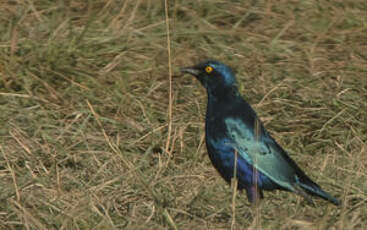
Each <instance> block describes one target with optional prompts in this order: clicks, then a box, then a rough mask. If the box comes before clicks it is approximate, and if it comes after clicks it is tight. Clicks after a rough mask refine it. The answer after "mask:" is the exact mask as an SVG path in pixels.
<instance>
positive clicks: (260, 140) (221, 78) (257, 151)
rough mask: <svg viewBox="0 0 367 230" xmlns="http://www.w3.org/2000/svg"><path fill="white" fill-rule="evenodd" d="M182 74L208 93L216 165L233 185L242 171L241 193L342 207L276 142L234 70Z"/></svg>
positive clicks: (201, 67) (210, 64) (208, 132)
mask: <svg viewBox="0 0 367 230" xmlns="http://www.w3.org/2000/svg"><path fill="white" fill-rule="evenodd" d="M182 72H185V73H190V74H192V75H194V76H195V77H196V78H197V79H198V80H199V81H200V82H201V83H202V85H203V86H204V87H205V88H206V90H207V93H208V106H207V113H206V119H205V139H206V145H207V149H208V154H209V158H210V160H211V162H212V163H213V165H214V167H215V168H216V169H217V170H218V172H219V173H220V175H221V176H222V177H223V178H224V179H225V180H226V181H227V182H230V181H231V178H232V177H233V175H234V169H235V168H237V172H236V175H237V178H238V189H240V190H242V189H245V190H246V192H247V196H248V199H249V201H250V202H255V201H256V200H257V199H258V198H263V190H275V189H280V190H287V191H292V192H295V193H297V194H299V195H301V196H303V197H305V198H306V199H307V200H308V201H310V202H312V201H311V198H310V197H309V196H308V195H313V196H319V197H321V198H323V199H325V200H328V201H330V202H332V203H333V204H336V205H339V204H340V201H339V200H337V199H335V198H334V197H332V196H331V195H329V194H328V193H326V192H324V191H323V190H322V189H321V187H320V186H319V185H317V184H316V183H314V182H313V181H312V180H311V179H310V178H309V177H308V176H306V175H305V174H304V172H303V171H302V170H301V169H300V168H299V167H298V166H297V164H296V163H295V162H294V161H293V160H292V159H291V158H290V157H289V156H288V155H287V153H286V152H285V151H284V150H283V149H282V148H281V147H280V146H279V145H278V143H277V142H276V141H275V140H274V139H273V138H272V137H271V136H270V134H269V133H268V132H267V131H266V129H265V128H264V126H263V125H262V123H261V121H260V120H259V119H258V118H257V115H256V113H255V111H254V110H253V109H252V108H251V106H250V105H249V104H248V103H247V102H246V101H245V100H244V99H243V98H242V97H241V95H240V94H239V92H238V89H237V87H236V84H235V83H236V79H235V75H234V74H233V72H232V70H231V68H229V67H228V66H226V65H224V64H222V63H220V62H217V61H206V62H203V63H200V64H198V65H197V66H194V67H188V68H183V69H182ZM236 153H237V162H236V161H235V154H236ZM235 164H236V165H235ZM235 166H236V167H235Z"/></svg>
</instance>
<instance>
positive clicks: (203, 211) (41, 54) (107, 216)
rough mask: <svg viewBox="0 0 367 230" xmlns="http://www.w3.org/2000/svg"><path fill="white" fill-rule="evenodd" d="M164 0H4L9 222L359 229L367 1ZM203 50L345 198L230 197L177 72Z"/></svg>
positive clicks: (3, 146)
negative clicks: (252, 201)
mask: <svg viewBox="0 0 367 230" xmlns="http://www.w3.org/2000/svg"><path fill="white" fill-rule="evenodd" d="M167 2H168V4H167V5H165V1H154V0H124V1H110V0H95V1H85V0H69V1H63V0H59V1H51V0H29V1H20V0H15V1H10V0H8V1H1V2H0V50H1V52H0V201H1V204H2V205H1V206H0V229H230V228H232V229H363V226H366V225H367V205H366V201H367V183H366V181H367V173H366V172H367V163H366V162H367V145H366V141H367V109H366V108H367V42H366V38H367V2H366V1H365V0H344V1H343V0H336V1H327V0H320V1H316V0H310V1H294V0H281V1H264V0H258V1H256V0H254V1H245V0H243V1H241V0H237V1H236V0H232V1H229V0H228V1H214V0H211V1H210V0H206V1H205V0H176V1H172V0H171V1H167ZM165 6H166V7H167V8H165ZM166 10H167V11H166ZM167 13H168V14H167ZM167 26H169V30H168V29H167V28H168V27H167ZM168 31H169V35H170V36H169V38H168V37H167V36H168V33H167V32H168ZM168 48H170V50H168ZM168 51H170V53H169V52H168ZM206 58H210V59H216V60H219V61H222V62H224V63H226V64H228V65H230V66H231V67H233V69H234V70H235V72H236V74H237V77H238V84H239V88H240V91H241V93H242V94H243V95H244V97H245V98H246V99H247V100H248V101H249V102H250V103H251V104H252V105H253V107H254V108H255V110H256V111H257V113H258V114H259V116H260V117H261V119H262V120H263V122H264V123H265V126H266V127H267V129H268V130H269V132H270V133H271V134H272V135H273V136H274V137H275V138H276V140H277V141H278V142H279V143H280V144H281V145H282V146H283V147H284V148H285V149H286V150H287V151H288V152H289V154H290V155H291V157H292V158H293V159H294V160H295V161H296V162H297V163H298V164H299V165H300V166H301V168H302V169H303V170H304V171H305V172H306V174H308V175H309V176H310V177H311V178H312V179H314V180H315V181H317V182H318V183H319V184H320V185H322V187H323V188H324V189H325V190H326V191H328V192H329V193H331V194H333V195H334V196H336V197H338V198H340V199H341V200H342V202H343V205H342V206H341V207H335V206H334V205H332V204H329V203H327V202H325V201H323V200H320V199H315V204H316V206H315V207H312V206H310V205H308V204H307V203H306V202H304V201H303V199H302V198H301V197H299V196H297V195H295V194H291V193H287V192H267V193H265V199H264V200H263V201H262V202H261V203H260V204H259V205H257V206H251V205H250V204H249V203H248V202H247V199H246V195H245V194H244V193H237V195H236V196H235V197H234V194H233V190H232V189H231V186H228V185H227V184H225V182H224V181H223V180H222V179H221V178H220V176H219V175H218V173H217V172H216V171H215V169H214V168H213V167H212V165H211V164H210V161H209V159H208V156H207V153H206V149H205V143H204V117H205V106H206V94H205V90H204V89H203V88H202V87H201V86H200V84H199V82H197V81H196V80H195V79H194V78H193V77H191V76H189V75H182V74H180V72H179V68H180V67H182V66H187V65H192V64H195V63H197V62H198V61H199V60H204V59H206ZM170 70H171V71H170ZM170 72H171V73H172V74H170ZM170 85H171V88H170ZM170 95H172V96H171V97H170ZM233 198H236V199H233Z"/></svg>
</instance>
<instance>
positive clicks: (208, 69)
mask: <svg viewBox="0 0 367 230" xmlns="http://www.w3.org/2000/svg"><path fill="white" fill-rule="evenodd" d="M205 71H206V72H207V73H211V72H212V71H213V67H211V66H207V67H205Z"/></svg>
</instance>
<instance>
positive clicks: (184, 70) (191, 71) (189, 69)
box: [181, 67, 200, 77]
mask: <svg viewBox="0 0 367 230" xmlns="http://www.w3.org/2000/svg"><path fill="white" fill-rule="evenodd" d="M181 72H182V73H189V74H192V75H194V76H196V77H197V76H199V75H200V71H199V70H198V69H196V68H195V67H184V68H181Z"/></svg>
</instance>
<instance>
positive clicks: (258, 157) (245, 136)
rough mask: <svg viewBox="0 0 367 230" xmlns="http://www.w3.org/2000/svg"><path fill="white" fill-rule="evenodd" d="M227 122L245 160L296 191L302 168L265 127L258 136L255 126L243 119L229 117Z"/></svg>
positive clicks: (232, 137)
mask: <svg viewBox="0 0 367 230" xmlns="http://www.w3.org/2000/svg"><path fill="white" fill-rule="evenodd" d="M225 124H226V127H227V132H228V135H229V136H230V137H231V139H232V141H233V144H234V147H235V149H236V150H237V151H238V153H239V154H240V155H241V156H242V157H243V158H244V159H245V160H247V161H248V162H249V163H250V164H252V165H253V166H254V167H255V168H256V169H257V170H259V171H260V172H262V173H263V174H265V175H266V176H268V177H269V178H270V179H272V180H273V181H274V182H275V183H277V184H279V185H280V186H282V187H284V188H287V189H289V190H291V191H295V187H294V184H296V183H297V182H298V179H299V178H298V175H297V174H298V171H299V170H300V169H299V168H298V166H297V165H296V164H295V163H294V162H293V161H292V160H291V159H290V158H289V157H288V156H287V154H286V153H285V151H284V150H283V149H282V148H281V147H280V146H279V145H278V144H277V143H276V142H275V140H274V139H273V138H272V137H271V136H270V135H269V134H267V133H266V131H265V129H264V128H262V127H261V129H260V130H261V131H260V133H259V135H258V136H256V135H255V131H254V128H253V127H249V126H248V125H246V123H244V122H243V121H242V119H238V118H237V119H234V118H227V119H225ZM260 125H261V124H260ZM302 174H303V173H302Z"/></svg>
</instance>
